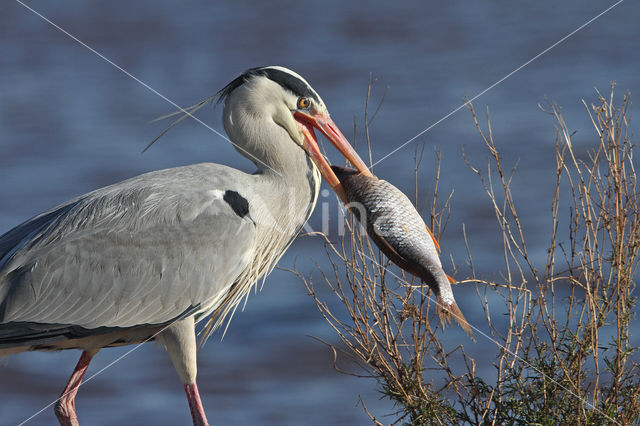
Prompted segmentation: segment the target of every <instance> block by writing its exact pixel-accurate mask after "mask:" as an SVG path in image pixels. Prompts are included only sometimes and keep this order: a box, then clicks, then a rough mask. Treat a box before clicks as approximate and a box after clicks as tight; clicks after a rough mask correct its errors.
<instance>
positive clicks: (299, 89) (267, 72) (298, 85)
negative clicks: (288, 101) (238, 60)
mask: <svg viewBox="0 0 640 426" xmlns="http://www.w3.org/2000/svg"><path fill="white" fill-rule="evenodd" d="M259 75H262V76H265V77H267V78H268V79H269V80H271V81H273V82H275V83H278V84H279V85H280V86H282V87H284V88H285V89H287V90H290V91H291V92H293V93H294V94H295V95H297V96H305V97H307V98H312V99H314V100H315V101H316V102H319V101H320V99H318V96H317V95H316V93H315V92H314V91H313V89H311V87H309V85H308V84H307V83H305V82H304V81H302V80H300V79H299V78H298V77H296V76H294V75H292V74H289V73H288V72H286V71H282V70H280V69H277V68H269V67H256V68H249V69H248V70H246V71H245V72H244V73H242V75H241V76H239V77H237V78H235V79H234V80H233V81H232V82H231V83H229V84H227V85H226V86H225V87H224V88H223V89H222V90H220V91H219V92H218V93H217V94H216V96H217V97H218V101H217V103H220V102H222V101H223V100H224V99H225V98H226V97H227V96H229V95H230V94H231V92H233V91H234V90H235V89H237V88H238V87H240V86H242V85H243V84H244V83H245V82H246V81H248V80H249V79H250V78H252V77H256V76H259Z"/></svg>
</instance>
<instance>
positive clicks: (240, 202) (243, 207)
mask: <svg viewBox="0 0 640 426" xmlns="http://www.w3.org/2000/svg"><path fill="white" fill-rule="evenodd" d="M222 199H223V200H224V201H226V202H227V204H229V206H231V208H232V209H233V211H234V212H235V213H236V214H237V215H238V216H240V217H245V216H246V215H248V214H249V202H248V201H247V199H246V198H244V197H243V196H242V195H240V194H238V193H237V192H236V191H232V190H230V189H227V191H226V192H225V193H224V196H223V197H222Z"/></svg>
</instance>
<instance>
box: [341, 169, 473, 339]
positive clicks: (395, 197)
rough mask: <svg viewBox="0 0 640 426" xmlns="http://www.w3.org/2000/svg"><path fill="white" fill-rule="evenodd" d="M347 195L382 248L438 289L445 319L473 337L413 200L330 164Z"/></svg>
mask: <svg viewBox="0 0 640 426" xmlns="http://www.w3.org/2000/svg"><path fill="white" fill-rule="evenodd" d="M331 168H332V169H333V172H334V173H335V174H336V176H337V177H338V179H339V180H340V183H341V184H342V187H343V189H344V191H345V194H346V196H347V201H348V202H349V209H350V210H351V211H352V212H353V213H354V214H355V216H356V217H357V218H358V220H359V221H360V222H361V223H362V224H363V225H364V226H365V228H366V230H367V233H368V234H369V236H370V237H371V239H372V240H373V241H374V243H375V244H376V245H377V246H378V247H379V248H380V249H381V250H382V252H383V253H384V254H385V255H386V256H387V257H388V258H389V259H391V261H393V262H394V263H395V264H396V265H398V266H399V267H400V268H402V269H404V270H405V271H407V272H409V273H410V274H412V275H415V276H416V277H418V278H420V279H421V280H422V281H423V282H424V283H425V284H427V285H428V286H429V287H430V288H431V289H432V291H433V292H434V293H435V295H436V298H437V303H438V314H439V315H440V319H441V320H442V321H445V320H446V321H450V320H451V318H452V317H453V319H455V320H456V322H458V324H460V326H461V327H462V328H463V329H464V330H465V331H466V332H467V333H469V335H470V336H472V337H473V333H472V332H471V328H470V327H469V324H468V323H467V321H466V319H465V318H464V316H463V315H462V312H460V309H459V308H458V305H457V304H456V302H455V299H454V297H453V292H452V290H451V284H450V282H449V277H448V276H447V274H446V273H445V272H444V270H443V269H442V263H441V262H440V257H439V256H438V248H437V246H436V244H437V243H436V241H435V240H434V238H433V237H432V236H431V234H430V233H429V232H428V229H427V227H426V225H425V223H424V221H423V220H422V217H421V216H420V214H419V213H418V211H417V210H416V209H415V207H414V206H413V203H411V201H410V200H409V198H407V196H406V195H405V194H404V193H403V192H402V191H400V190H399V189H398V188H396V187H395V186H393V185H392V184H390V183H389V182H387V181H385V180H382V179H378V178H376V177H368V176H364V175H362V174H361V173H358V172H357V171H356V170H353V169H348V168H344V167H339V166H331Z"/></svg>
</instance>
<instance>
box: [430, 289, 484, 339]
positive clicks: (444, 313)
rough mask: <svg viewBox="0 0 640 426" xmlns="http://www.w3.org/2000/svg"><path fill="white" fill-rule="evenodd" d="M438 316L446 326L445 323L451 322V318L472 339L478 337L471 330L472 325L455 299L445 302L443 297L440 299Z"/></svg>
mask: <svg viewBox="0 0 640 426" xmlns="http://www.w3.org/2000/svg"><path fill="white" fill-rule="evenodd" d="M438 316H439V317H440V323H441V324H442V325H443V326H444V325H445V324H451V318H452V317H453V319H454V320H455V321H456V322H457V323H458V325H459V326H460V327H461V328H462V329H463V330H464V331H465V332H466V333H467V334H468V335H469V337H471V339H472V340H473V341H474V342H475V341H476V337H475V336H474V335H473V331H471V327H470V326H469V323H468V322H467V320H466V318H465V317H464V315H462V311H460V308H459V307H458V305H457V303H456V302H455V300H454V301H451V302H445V301H444V300H442V299H439V300H438Z"/></svg>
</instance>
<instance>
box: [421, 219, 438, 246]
mask: <svg viewBox="0 0 640 426" xmlns="http://www.w3.org/2000/svg"><path fill="white" fill-rule="evenodd" d="M424 227H425V229H426V230H427V233H428V234H429V236H430V237H431V239H432V240H433V244H434V245H435V246H436V249H437V250H438V253H440V243H438V240H436V237H435V236H434V235H433V232H431V229H429V226H428V225H427V224H426V223H425V224H424Z"/></svg>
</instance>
